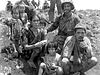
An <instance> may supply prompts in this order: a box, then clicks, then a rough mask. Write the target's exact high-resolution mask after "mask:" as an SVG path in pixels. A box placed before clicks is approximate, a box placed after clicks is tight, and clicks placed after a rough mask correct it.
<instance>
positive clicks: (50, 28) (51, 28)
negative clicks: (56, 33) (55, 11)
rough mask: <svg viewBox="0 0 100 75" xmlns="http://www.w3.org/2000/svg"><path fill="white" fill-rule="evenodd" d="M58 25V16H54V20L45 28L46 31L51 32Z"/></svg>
mask: <svg viewBox="0 0 100 75" xmlns="http://www.w3.org/2000/svg"><path fill="white" fill-rule="evenodd" d="M58 26H59V17H58V18H56V20H55V22H54V23H53V24H52V25H51V26H50V27H49V28H48V29H47V32H51V31H53V30H55V29H57V28H58Z"/></svg>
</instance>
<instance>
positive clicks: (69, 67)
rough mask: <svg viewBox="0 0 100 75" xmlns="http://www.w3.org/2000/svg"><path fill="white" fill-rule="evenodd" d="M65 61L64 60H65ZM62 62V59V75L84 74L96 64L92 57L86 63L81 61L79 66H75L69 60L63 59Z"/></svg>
mask: <svg viewBox="0 0 100 75" xmlns="http://www.w3.org/2000/svg"><path fill="white" fill-rule="evenodd" d="M65 59H66V60H65ZM65 59H64V60H63V59H62V68H63V71H64V75H69V73H70V72H72V73H73V72H82V73H84V72H86V71H88V70H89V69H91V68H92V67H94V66H95V65H96V64H97V58H96V57H92V58H90V59H88V60H87V61H83V62H82V63H81V64H79V65H75V64H73V63H72V61H70V60H69V59H67V58H65Z"/></svg>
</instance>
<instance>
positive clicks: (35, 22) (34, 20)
mask: <svg viewBox="0 0 100 75" xmlns="http://www.w3.org/2000/svg"><path fill="white" fill-rule="evenodd" d="M39 24H40V21H39V18H38V17H37V16H35V17H34V18H33V20H32V25H33V26H35V27H36V28H38V26H39Z"/></svg>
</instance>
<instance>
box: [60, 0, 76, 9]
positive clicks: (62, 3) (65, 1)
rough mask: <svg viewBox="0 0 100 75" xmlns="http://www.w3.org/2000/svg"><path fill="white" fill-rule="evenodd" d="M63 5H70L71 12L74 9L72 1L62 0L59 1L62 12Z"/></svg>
mask: <svg viewBox="0 0 100 75" xmlns="http://www.w3.org/2000/svg"><path fill="white" fill-rule="evenodd" d="M65 4H70V5H71V10H73V9H74V8H75V7H74V4H73V2H72V0H62V1H61V7H62V10H63V9H64V5H65Z"/></svg>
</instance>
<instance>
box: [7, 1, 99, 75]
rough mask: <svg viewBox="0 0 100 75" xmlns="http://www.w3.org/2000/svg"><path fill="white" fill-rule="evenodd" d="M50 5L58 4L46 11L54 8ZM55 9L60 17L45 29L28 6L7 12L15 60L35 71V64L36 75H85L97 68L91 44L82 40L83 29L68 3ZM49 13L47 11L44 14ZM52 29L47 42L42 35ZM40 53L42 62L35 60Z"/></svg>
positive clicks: (24, 4) (86, 40) (30, 6)
mask: <svg viewBox="0 0 100 75" xmlns="http://www.w3.org/2000/svg"><path fill="white" fill-rule="evenodd" d="M52 1H56V2H59V1H60V0H51V8H50V9H52V8H53V5H54V4H53V5H52V3H53V2H52ZM58 7H60V9H59V10H61V14H60V15H59V16H58V17H57V18H56V19H55V21H54V20H53V21H54V22H53V23H52V25H51V26H50V27H48V28H47V29H46V28H45V27H46V22H45V21H44V20H42V19H41V17H40V16H39V15H38V14H36V12H35V11H36V10H35V9H34V7H33V5H32V4H31V2H29V1H28V0H21V1H20V2H18V3H16V4H15V5H14V6H13V8H12V11H11V15H12V19H11V20H10V21H9V23H7V24H8V25H9V26H10V28H11V40H12V41H13V43H14V46H15V50H16V51H17V52H18V57H23V58H25V59H26V60H27V62H28V63H29V64H30V66H31V67H34V68H35V69H37V66H36V64H37V65H38V75H71V74H73V73H80V75H85V72H86V71H88V70H89V69H91V68H92V67H94V66H95V65H96V64H97V58H96V57H94V55H93V51H92V46H91V42H90V40H89V38H88V37H87V36H86V33H87V30H86V26H85V25H83V24H82V23H81V21H80V19H79V18H78V17H77V15H74V14H73V13H72V10H74V9H75V7H74V5H73V3H72V2H70V1H68V2H67V1H65V2H63V3H61V5H59V4H58ZM51 11H52V10H51ZM50 13H51V12H50V11H49V13H48V14H50ZM59 13H60V11H59ZM50 17H52V15H51V16H50ZM56 29H57V30H58V33H57V35H56V36H55V37H54V39H53V40H52V41H50V42H48V40H46V38H45V37H46V35H47V34H48V33H49V32H52V31H54V30H56ZM40 42H41V44H40ZM43 47H44V48H43ZM43 49H44V50H43ZM42 50H43V52H44V54H43V55H42V56H40V58H41V59H42V61H39V60H40V59H38V60H36V59H37V58H36V57H37V56H38V55H39V53H40V52H41V51H42ZM37 61H39V62H38V63H37ZM35 63H36V64H35Z"/></svg>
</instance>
